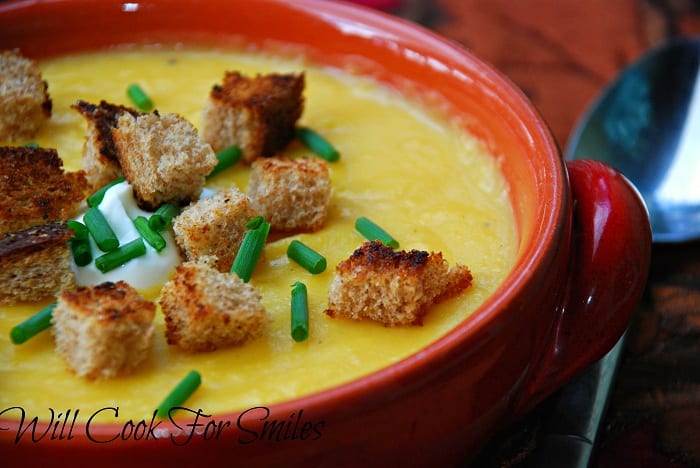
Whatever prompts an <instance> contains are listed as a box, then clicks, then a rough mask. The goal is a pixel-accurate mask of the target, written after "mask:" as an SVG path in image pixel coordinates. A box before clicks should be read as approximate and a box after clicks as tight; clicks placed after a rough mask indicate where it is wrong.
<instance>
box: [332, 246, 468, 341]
mask: <svg viewBox="0 0 700 468" xmlns="http://www.w3.org/2000/svg"><path fill="white" fill-rule="evenodd" d="M471 281H472V275H471V272H470V271H469V269H468V268H467V267H465V266H463V265H456V266H454V267H453V268H451V269H449V268H448V265H447V262H446V261H445V260H444V259H443V257H442V254H441V253H439V252H438V253H428V252H424V251H419V250H411V251H409V252H406V251H394V250H393V249H391V248H390V247H387V246H385V245H384V244H382V243H380V242H377V241H373V242H366V243H364V244H362V246H361V247H360V248H358V249H357V250H355V252H353V254H352V255H351V256H350V257H349V258H348V259H346V260H344V261H342V262H341V263H339V264H338V266H337V267H336V271H335V277H334V278H333V282H332V283H331V288H330V292H329V297H328V309H327V310H326V314H328V315H329V316H331V317H346V318H350V319H354V320H361V319H370V320H375V321H377V322H380V323H382V324H384V326H388V327H393V326H401V325H420V324H421V323H422V319H423V317H424V315H425V314H426V313H427V311H428V308H429V307H430V306H431V305H433V304H436V303H438V302H440V301H442V300H444V299H446V298H448V297H450V296H453V295H456V294H458V293H460V292H461V291H463V290H464V289H466V288H467V287H469V285H471Z"/></svg>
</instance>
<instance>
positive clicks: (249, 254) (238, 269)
mask: <svg viewBox="0 0 700 468" xmlns="http://www.w3.org/2000/svg"><path fill="white" fill-rule="evenodd" d="M254 220H255V221H256V222H257V226H255V227H254V228H250V229H248V230H247V231H246V233H245V235H244V236H243V241H242V242H241V247H240V248H239V249H238V253H237V254H236V258H235V259H234V260H233V265H231V273H236V274H237V275H238V276H239V277H240V278H241V279H242V280H243V281H244V282H246V283H247V282H248V281H249V280H250V277H251V276H252V275H253V270H254V269H255V265H257V263H258V259H259V258H260V254H261V253H262V249H263V247H264V246H265V241H267V235H268V234H269V233H270V223H268V222H267V221H265V220H264V219H260V220H257V218H253V220H251V221H249V222H248V224H251V223H252V221H254Z"/></svg>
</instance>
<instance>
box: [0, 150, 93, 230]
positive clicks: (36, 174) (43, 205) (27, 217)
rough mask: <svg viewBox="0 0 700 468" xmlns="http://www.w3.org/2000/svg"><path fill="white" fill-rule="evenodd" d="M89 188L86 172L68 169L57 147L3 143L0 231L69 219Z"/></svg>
mask: <svg viewBox="0 0 700 468" xmlns="http://www.w3.org/2000/svg"><path fill="white" fill-rule="evenodd" d="M86 192H87V180H86V179H85V173H84V172H83V171H77V172H67V173H65V172H64V171H63V161H62V160H61V158H59V157H58V153H57V152H56V150H55V149H47V148H28V147H13V146H4V147H0V234H3V233H6V232H11V231H17V230H20V229H25V228H27V227H30V226H37V225H40V224H46V223H49V222H52V221H59V220H64V219H67V218H69V217H70V216H72V215H73V214H74V213H75V211H76V209H77V207H78V205H79V203H80V202H81V201H82V200H84V198H85V195H86Z"/></svg>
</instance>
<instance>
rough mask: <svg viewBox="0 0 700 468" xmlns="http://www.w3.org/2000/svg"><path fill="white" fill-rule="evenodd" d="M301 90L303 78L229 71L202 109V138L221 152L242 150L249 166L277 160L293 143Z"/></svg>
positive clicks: (301, 99)
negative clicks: (232, 148) (234, 148)
mask: <svg viewBox="0 0 700 468" xmlns="http://www.w3.org/2000/svg"><path fill="white" fill-rule="evenodd" d="M303 91H304V74H303V73H302V74H298V75H295V74H278V73H271V74H267V75H256V76H255V77H247V76H244V75H242V74H241V73H239V72H226V74H225V75H224V79H223V83H222V84H221V85H215V86H214V87H213V88H212V90H211V93H210V95H209V99H208V101H207V103H206V105H205V107H204V111H203V114H202V138H203V139H204V141H206V142H208V143H209V144H211V146H212V147H213V148H214V151H217V152H218V151H221V150H222V149H225V148H228V147H230V146H234V145H235V146H238V147H239V148H240V149H241V153H242V155H241V161H242V162H243V163H246V164H250V163H251V162H252V161H253V160H255V159H256V158H258V157H261V156H273V155H275V154H276V153H278V152H279V151H281V150H282V149H284V148H285V147H286V146H287V145H288V144H289V142H290V141H292V139H293V138H294V135H295V130H296V122H297V120H298V119H299V117H300V116H301V114H302V112H303V107H304V100H303V96H302V93H303Z"/></svg>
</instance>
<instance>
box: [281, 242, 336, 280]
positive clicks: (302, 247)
mask: <svg viewBox="0 0 700 468" xmlns="http://www.w3.org/2000/svg"><path fill="white" fill-rule="evenodd" d="M287 257H289V258H291V259H292V260H294V261H295V262H297V263H298V264H299V265H301V266H302V267H304V269H306V270H307V271H308V272H309V273H312V274H314V275H315V274H318V273H322V272H323V271H325V269H326V259H325V257H324V256H323V255H321V254H320V253H318V252H316V251H315V250H313V249H312V248H311V247H309V246H307V245H306V244H304V243H302V242H300V241H298V240H296V239H295V240H293V241H292V242H290V243H289V247H287Z"/></svg>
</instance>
